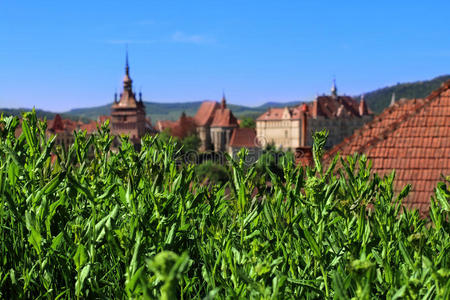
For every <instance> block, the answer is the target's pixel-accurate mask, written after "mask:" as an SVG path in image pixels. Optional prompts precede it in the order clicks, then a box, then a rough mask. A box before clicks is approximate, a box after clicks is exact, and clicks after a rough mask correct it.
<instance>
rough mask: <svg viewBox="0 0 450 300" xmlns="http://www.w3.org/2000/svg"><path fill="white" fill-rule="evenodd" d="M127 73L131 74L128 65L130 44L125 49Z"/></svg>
mask: <svg viewBox="0 0 450 300" xmlns="http://www.w3.org/2000/svg"><path fill="white" fill-rule="evenodd" d="M125 74H127V75H128V76H129V75H130V67H129V65H128V45H127V47H126V50H125Z"/></svg>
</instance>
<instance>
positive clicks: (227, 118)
mask: <svg viewBox="0 0 450 300" xmlns="http://www.w3.org/2000/svg"><path fill="white" fill-rule="evenodd" d="M238 127H239V124H238V120H237V119H236V117H235V116H234V115H233V113H232V112H231V110H230V109H229V108H227V103H226V100H225V96H223V97H222V101H221V104H220V107H219V108H217V109H216V112H215V114H214V119H213V121H212V123H211V129H210V134H211V143H212V145H213V150H214V151H216V152H219V151H223V152H225V151H227V150H228V145H229V144H230V139H231V134H232V133H233V130H235V129H236V128H238Z"/></svg>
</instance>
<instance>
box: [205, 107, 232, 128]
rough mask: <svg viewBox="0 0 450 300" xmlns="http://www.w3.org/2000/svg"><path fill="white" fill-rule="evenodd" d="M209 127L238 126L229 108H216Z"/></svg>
mask: <svg viewBox="0 0 450 300" xmlns="http://www.w3.org/2000/svg"><path fill="white" fill-rule="evenodd" d="M211 127H238V122H237V119H236V117H235V116H234V115H233V113H232V112H231V110H230V109H229V108H218V109H216V112H215V114H214V119H213V121H212V123H211Z"/></svg>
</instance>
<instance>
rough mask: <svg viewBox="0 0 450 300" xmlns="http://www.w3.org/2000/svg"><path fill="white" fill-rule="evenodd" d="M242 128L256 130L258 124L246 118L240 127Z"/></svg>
mask: <svg viewBox="0 0 450 300" xmlns="http://www.w3.org/2000/svg"><path fill="white" fill-rule="evenodd" d="M239 126H240V127H241V128H255V127H256V122H255V120H254V119H253V118H250V117H245V118H243V119H242V120H241V123H240V125H239Z"/></svg>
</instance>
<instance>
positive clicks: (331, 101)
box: [256, 96, 373, 121]
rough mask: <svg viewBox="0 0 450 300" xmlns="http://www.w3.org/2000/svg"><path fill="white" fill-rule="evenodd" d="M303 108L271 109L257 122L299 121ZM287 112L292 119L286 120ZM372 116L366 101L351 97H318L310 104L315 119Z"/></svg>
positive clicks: (311, 113) (309, 107)
mask: <svg viewBox="0 0 450 300" xmlns="http://www.w3.org/2000/svg"><path fill="white" fill-rule="evenodd" d="M301 106H302V104H299V105H298V106H295V107H284V108H281V107H278V108H269V109H268V110H267V111H266V112H265V113H263V114H262V115H260V116H259V117H258V118H257V119H256V120H257V121H271V120H274V121H275V120H284V119H290V120H298V119H301V117H302V114H301V109H300V108H301ZM286 110H288V112H289V114H290V117H288V118H286V116H287V114H286ZM371 114H373V113H372V111H371V110H370V109H369V108H368V107H367V104H366V102H365V101H364V99H361V101H360V102H358V101H356V100H355V99H353V98H352V97H350V96H318V97H316V99H315V100H314V101H313V102H311V103H308V117H310V118H314V119H315V118H317V117H324V118H327V119H334V118H352V117H362V116H365V115H371Z"/></svg>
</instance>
